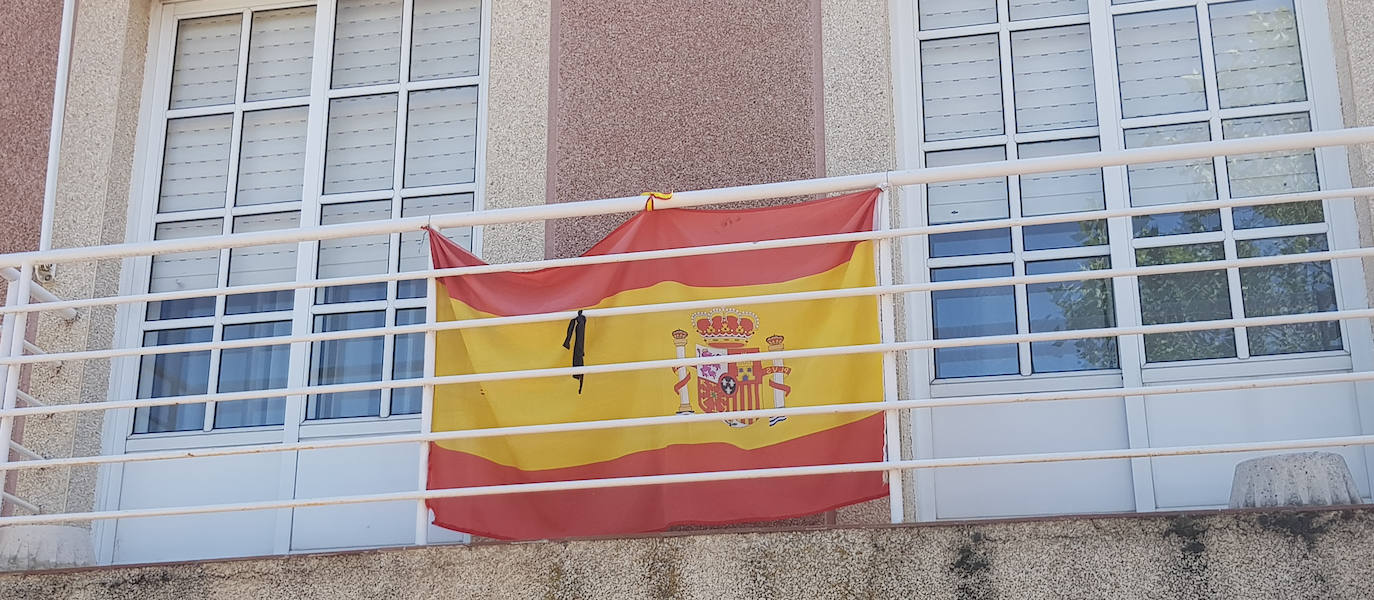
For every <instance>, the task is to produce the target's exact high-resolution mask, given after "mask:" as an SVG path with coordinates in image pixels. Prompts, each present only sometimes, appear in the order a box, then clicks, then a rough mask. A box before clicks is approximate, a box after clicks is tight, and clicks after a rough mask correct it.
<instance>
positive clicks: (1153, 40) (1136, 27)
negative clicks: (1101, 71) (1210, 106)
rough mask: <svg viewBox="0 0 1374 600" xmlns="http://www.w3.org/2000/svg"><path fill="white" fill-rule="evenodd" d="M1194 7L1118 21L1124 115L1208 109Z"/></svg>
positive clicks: (1161, 11)
mask: <svg viewBox="0 0 1374 600" xmlns="http://www.w3.org/2000/svg"><path fill="white" fill-rule="evenodd" d="M1198 43H1199V42H1198V32H1197V11H1196V10H1195V9H1194V8H1192V7H1186V8H1174V9H1169V10H1156V11H1150V12H1143V13H1134V14H1128V15H1118V16H1117V17H1116V62H1117V73H1118V76H1119V77H1120V79H1121V112H1122V115H1121V116H1123V117H1126V118H1130V117H1143V116H1147V115H1163V114H1172V113H1179V112H1187V111H1191V110H1205V109H1206V108H1207V93H1206V88H1205V84H1204V83H1203V80H1202V54H1201V49H1200V46H1199V45H1198Z"/></svg>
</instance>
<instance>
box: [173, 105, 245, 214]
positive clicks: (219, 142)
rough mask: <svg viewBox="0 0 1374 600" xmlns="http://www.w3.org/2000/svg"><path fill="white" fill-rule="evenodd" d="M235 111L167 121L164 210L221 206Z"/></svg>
mask: <svg viewBox="0 0 1374 600" xmlns="http://www.w3.org/2000/svg"><path fill="white" fill-rule="evenodd" d="M233 128H234V116H233V115H210V116H206V117H188V118H185V119H171V120H169V121H167V142H166V146H165V147H164V149H163V152H162V183H161V185H160V186H159V188H158V202H157V211H158V212H160V213H169V212H177V211H183V210H198V209H202V208H220V207H223V206H224V200H225V198H226V196H227V195H228V194H227V193H226V192H227V191H228V189H229V140H230V138H231V137H233V133H234V132H233Z"/></svg>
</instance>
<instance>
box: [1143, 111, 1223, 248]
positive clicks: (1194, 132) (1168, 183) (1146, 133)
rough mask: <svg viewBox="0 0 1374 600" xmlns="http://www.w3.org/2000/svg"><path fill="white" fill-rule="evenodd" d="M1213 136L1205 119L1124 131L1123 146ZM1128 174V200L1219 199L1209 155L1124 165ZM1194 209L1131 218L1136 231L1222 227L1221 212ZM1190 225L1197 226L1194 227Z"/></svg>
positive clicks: (1201, 139) (1155, 203) (1147, 203)
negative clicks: (1181, 212) (1189, 211)
mask: <svg viewBox="0 0 1374 600" xmlns="http://www.w3.org/2000/svg"><path fill="white" fill-rule="evenodd" d="M1211 139H1212V134H1211V130H1210V129H1209V128H1208V125H1207V124H1206V123H1187V124H1183V125H1164V126H1160V127H1142V128H1138V129H1127V130H1126V131H1125V141H1126V147H1127V148H1149V147H1154V146H1167V145H1171V144H1188V143H1194V142H1206V141H1210V140H1211ZM1126 174H1127V180H1128V182H1129V186H1130V193H1131V206H1159V205H1163V204H1180V203H1186V202H1201V201H1205V200H1216V199H1217V176H1216V169H1215V167H1214V165H1213V163H1212V160H1211V159H1206V158H1204V159H1196V160H1172V161H1165V162H1157V163H1150V164H1144V165H1131V166H1128V167H1126ZM1192 214H1194V215H1197V216H1196V217H1188V216H1185V215H1179V214H1161V215H1147V216H1141V217H1135V218H1134V219H1133V221H1134V223H1135V230H1136V236H1137V237H1147V236H1151V235H1172V234H1176V233H1196V232H1199V231H1220V230H1221V216H1220V213H1218V212H1217V211H1207V212H1205V213H1192ZM1209 215H1214V216H1209ZM1214 222H1215V226H1213V223H1214ZM1192 226H1196V227H1199V228H1196V229H1195V228H1193V227H1192Z"/></svg>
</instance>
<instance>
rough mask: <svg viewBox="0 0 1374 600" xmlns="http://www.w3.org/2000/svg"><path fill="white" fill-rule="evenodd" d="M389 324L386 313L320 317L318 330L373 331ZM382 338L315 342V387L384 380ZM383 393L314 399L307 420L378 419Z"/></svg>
mask: <svg viewBox="0 0 1374 600" xmlns="http://www.w3.org/2000/svg"><path fill="white" fill-rule="evenodd" d="M385 325H386V312H384V311H373V312H363V313H348V314H340V315H318V316H316V317H315V331H316V332H327V331H345V330H350V329H370V328H376V327H383V326H385ZM382 348H383V344H382V338H381V336H374V337H366V338H352V339H346V340H332V341H326V342H316V343H315V344H314V347H313V348H312V349H311V353H310V373H311V377H310V381H311V384H312V385H332V384H337V383H357V382H362V381H381V380H382ZM381 408H382V391H381V390H367V391H362V392H342V393H332V394H318V395H315V396H311V398H310V402H309V403H308V404H307V405H306V414H305V418H307V419H342V418H346V417H369V416H371V417H375V416H377V415H380V414H381Z"/></svg>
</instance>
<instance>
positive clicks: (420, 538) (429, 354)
mask: <svg viewBox="0 0 1374 600" xmlns="http://www.w3.org/2000/svg"><path fill="white" fill-rule="evenodd" d="M428 235H434V234H433V233H429V234H428ZM438 287H439V286H438V283H437V280H436V279H435V278H434V277H432V276H431V277H428V278H426V279H425V289H426V290H427V293H426V294H425V298H426V300H425V323H429V324H431V325H432V324H434V322H435V319H436V313H437V310H436V308H435V303H436V301H437V297H438V296H437V293H438ZM437 341H438V332H436V331H434V330H432V329H431V330H429V331H426V332H425V377H434V373H435V368H434V363H435V360H434V352H435V349H436V347H437V346H438V343H437ZM433 427H434V385H433V384H428V383H427V384H425V386H424V387H423V388H421V393H420V433H429V431H430V429H432V428H433ZM416 485H417V486H418V488H419V490H420V491H422V492H423V491H425V489H426V488H427V487H428V486H429V442H420V469H419V476H418V477H417V480H416ZM428 543H429V506H428V505H426V504H425V501H424V500H416V501H415V545H417V546H424V545H425V544H428Z"/></svg>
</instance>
